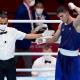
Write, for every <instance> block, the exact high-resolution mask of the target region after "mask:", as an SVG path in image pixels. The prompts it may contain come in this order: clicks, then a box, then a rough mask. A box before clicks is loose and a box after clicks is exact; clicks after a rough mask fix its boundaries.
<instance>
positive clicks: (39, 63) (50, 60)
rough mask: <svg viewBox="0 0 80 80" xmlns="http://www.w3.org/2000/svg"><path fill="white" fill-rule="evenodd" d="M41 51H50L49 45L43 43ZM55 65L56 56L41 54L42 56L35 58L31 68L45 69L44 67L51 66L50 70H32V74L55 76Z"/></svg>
mask: <svg viewBox="0 0 80 80" xmlns="http://www.w3.org/2000/svg"><path fill="white" fill-rule="evenodd" d="M43 52H44V54H45V53H51V52H52V50H51V48H50V46H49V45H48V44H47V45H44V47H43ZM55 65H56V58H55V57H53V56H51V55H43V56H42V57H40V58H38V59H36V60H35V61H34V63H33V66H32V69H37V68H38V69H39V68H40V69H46V68H52V69H53V70H52V71H32V72H31V74H32V76H37V77H39V76H40V77H55Z"/></svg>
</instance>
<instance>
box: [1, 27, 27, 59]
mask: <svg viewBox="0 0 80 80" xmlns="http://www.w3.org/2000/svg"><path fill="white" fill-rule="evenodd" d="M6 31H7V33H6V34H1V35H0V60H8V59H10V58H13V57H14V52H15V42H16V40H23V39H24V37H25V36H26V34H25V33H23V32H21V31H18V30H16V29H15V28H11V27H7V28H6Z"/></svg>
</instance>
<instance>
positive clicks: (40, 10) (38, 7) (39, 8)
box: [35, 3, 44, 15]
mask: <svg viewBox="0 0 80 80" xmlns="http://www.w3.org/2000/svg"><path fill="white" fill-rule="evenodd" d="M43 9H44V7H43V4H42V3H37V4H36V6H35V11H36V13H37V14H39V15H41V14H42V13H43Z"/></svg>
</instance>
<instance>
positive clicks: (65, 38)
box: [60, 22, 80, 51]
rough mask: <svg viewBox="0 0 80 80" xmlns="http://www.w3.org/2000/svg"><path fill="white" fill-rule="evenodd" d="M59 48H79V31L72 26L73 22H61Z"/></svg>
mask: <svg viewBox="0 0 80 80" xmlns="http://www.w3.org/2000/svg"><path fill="white" fill-rule="evenodd" d="M60 48H63V49H66V50H72V51H74V50H77V49H79V48H80V33H78V32H77V31H76V29H75V28H74V26H73V22H72V23H70V24H68V25H65V24H64V23H63V24H62V27H61V43H60Z"/></svg>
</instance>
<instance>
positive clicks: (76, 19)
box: [68, 3, 80, 27]
mask: <svg viewBox="0 0 80 80" xmlns="http://www.w3.org/2000/svg"><path fill="white" fill-rule="evenodd" d="M68 6H69V8H70V9H71V10H75V11H76V12H77V13H78V15H77V17H76V18H75V20H74V21H73V26H74V27H77V26H78V25H79V24H80V8H79V7H77V6H75V5H74V4H73V3H69V4H68Z"/></svg>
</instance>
